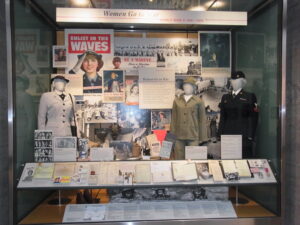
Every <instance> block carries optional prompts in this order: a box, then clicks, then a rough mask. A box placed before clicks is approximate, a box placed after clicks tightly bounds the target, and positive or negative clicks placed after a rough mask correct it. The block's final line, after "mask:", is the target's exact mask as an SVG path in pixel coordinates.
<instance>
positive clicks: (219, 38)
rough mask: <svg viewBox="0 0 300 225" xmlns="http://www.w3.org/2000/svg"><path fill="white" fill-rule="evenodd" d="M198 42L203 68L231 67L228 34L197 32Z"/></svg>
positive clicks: (229, 35) (229, 38)
mask: <svg viewBox="0 0 300 225" xmlns="http://www.w3.org/2000/svg"><path fill="white" fill-rule="evenodd" d="M199 41H200V43H199V46H200V55H201V57H202V64H203V67H208V68H230V67H231V33H230V32H199Z"/></svg>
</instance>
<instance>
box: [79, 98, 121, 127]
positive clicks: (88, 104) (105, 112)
mask: <svg viewBox="0 0 300 225" xmlns="http://www.w3.org/2000/svg"><path fill="white" fill-rule="evenodd" d="M84 120H85V123H116V122H117V105H116V104H114V103H103V102H102V96H98V95H88V96H86V95H85V96H84Z"/></svg>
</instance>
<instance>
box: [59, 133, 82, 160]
mask: <svg viewBox="0 0 300 225" xmlns="http://www.w3.org/2000/svg"><path fill="white" fill-rule="evenodd" d="M53 150H54V151H53V152H54V161H56V162H62V161H76V151H77V138H76V137H55V138H54V148H53Z"/></svg>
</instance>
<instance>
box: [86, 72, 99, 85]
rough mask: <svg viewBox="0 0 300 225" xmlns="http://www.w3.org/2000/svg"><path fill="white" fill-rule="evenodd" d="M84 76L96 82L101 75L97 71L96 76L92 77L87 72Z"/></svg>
mask: <svg viewBox="0 0 300 225" xmlns="http://www.w3.org/2000/svg"><path fill="white" fill-rule="evenodd" d="M84 78H85V79H87V80H88V81H89V82H91V83H92V82H96V81H97V80H98V79H99V75H98V73H96V76H95V77H93V78H90V77H89V76H88V75H87V74H85V76H84Z"/></svg>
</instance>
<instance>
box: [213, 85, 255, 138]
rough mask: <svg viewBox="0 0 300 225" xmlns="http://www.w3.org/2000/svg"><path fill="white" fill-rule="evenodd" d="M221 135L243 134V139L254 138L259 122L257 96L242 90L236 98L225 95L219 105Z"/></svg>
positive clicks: (230, 94)
mask: <svg viewBox="0 0 300 225" xmlns="http://www.w3.org/2000/svg"><path fill="white" fill-rule="evenodd" d="M219 107H220V109H221V112H220V124H219V135H222V134H233V135H235V134H241V135H243V139H245V138H252V139H253V138H254V135H255V130H256V126H257V120H258V108H257V101H256V96H255V94H253V93H249V92H246V91H244V90H241V91H240V92H239V93H238V94H237V95H236V96H235V97H234V96H233V94H232V93H229V94H225V95H223V97H222V100H221V103H220V104H219Z"/></svg>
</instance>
